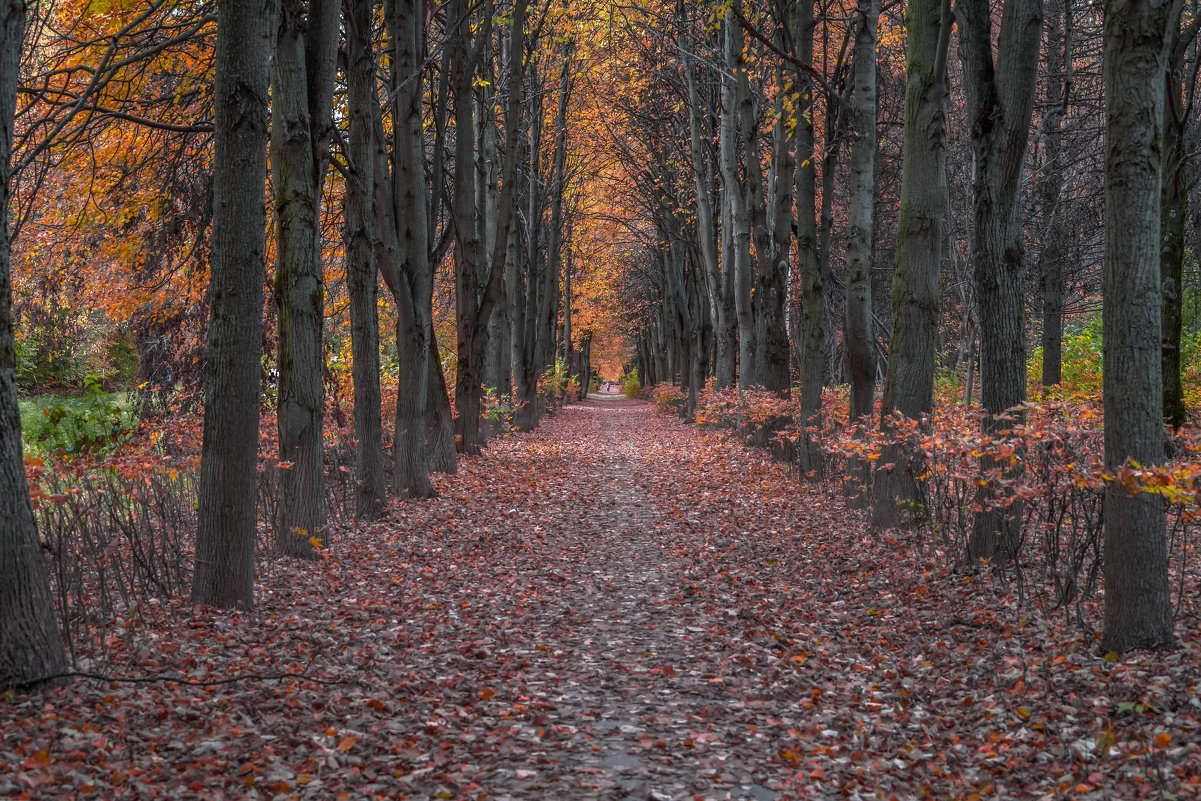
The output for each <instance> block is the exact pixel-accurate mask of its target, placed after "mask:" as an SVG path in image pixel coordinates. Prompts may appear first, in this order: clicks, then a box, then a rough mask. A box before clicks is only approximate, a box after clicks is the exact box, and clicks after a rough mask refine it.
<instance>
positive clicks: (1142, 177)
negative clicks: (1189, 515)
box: [1101, 0, 1179, 653]
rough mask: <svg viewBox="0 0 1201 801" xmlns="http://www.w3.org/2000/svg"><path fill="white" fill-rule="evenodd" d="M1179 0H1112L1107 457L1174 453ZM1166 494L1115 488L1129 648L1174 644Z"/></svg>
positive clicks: (1118, 568) (1117, 629)
mask: <svg viewBox="0 0 1201 801" xmlns="http://www.w3.org/2000/svg"><path fill="white" fill-rule="evenodd" d="M1178 8H1179V6H1178V5H1175V4H1173V3H1172V2H1170V0H1155V2H1130V0H1109V2H1107V3H1106V4H1105V56H1104V79H1105V110H1106V120H1107V122H1106V143H1105V145H1106V159H1105V165H1106V166H1105V211H1106V216H1107V223H1108V224H1107V225H1106V231H1107V234H1106V237H1105V279H1104V290H1105V294H1104V298H1105V302H1104V309H1103V312H1102V318H1103V319H1102V328H1103V335H1104V337H1105V355H1104V359H1103V361H1104V364H1103V370H1104V379H1103V383H1104V389H1103V391H1104V396H1105V398H1104V406H1105V466H1106V469H1107V470H1108V471H1110V472H1111V473H1114V474H1117V473H1118V471H1119V470H1120V469H1121V468H1122V467H1123V465H1125V464H1126V463H1127V462H1128V461H1131V460H1132V461H1135V462H1138V463H1139V464H1140V465H1143V466H1150V465H1154V464H1158V463H1159V462H1161V461H1163V418H1162V414H1163V405H1162V400H1161V398H1162V396H1161V393H1160V392H1159V391H1158V390H1159V389H1160V387H1161V386H1162V380H1163V379H1162V375H1161V374H1160V371H1161V369H1162V364H1161V360H1160V347H1159V336H1158V332H1159V331H1160V323H1161V320H1160V314H1161V309H1160V303H1161V301H1160V298H1159V284H1160V282H1159V259H1160V254H1159V249H1160V201H1161V194H1160V193H1161V178H1162V176H1161V172H1162V170H1163V153H1162V152H1161V148H1162V147H1163V139H1162V137H1163V131H1162V125H1163V119H1164V113H1163V104H1164V95H1163V76H1164V74H1165V72H1166V70H1167V62H1168V55H1169V52H1168V49H1169V45H1170V36H1169V34H1168V31H1169V29H1170V28H1173V27H1175V26H1176V24H1177V21H1176V19H1175V15H1174V14H1172V13H1170V12H1171V11H1172V10H1174V9H1178ZM1173 641H1174V639H1173V632H1172V603H1171V598H1170V596H1169V592H1168V554H1167V535H1166V523H1165V519H1164V507H1163V499H1162V497H1161V496H1159V495H1156V494H1154V493H1141V494H1139V495H1137V496H1136V495H1134V494H1133V493H1132V492H1131V491H1130V489H1128V488H1127V487H1126V486H1125V485H1124V484H1123V482H1122V481H1120V480H1118V479H1116V478H1115V479H1112V480H1110V481H1109V482H1108V483H1107V484H1106V487H1105V623H1104V631H1103V632H1102V635H1101V647H1102V648H1105V649H1107V650H1110V651H1117V652H1119V653H1121V652H1124V651H1129V650H1131V649H1134V648H1167V647H1171V646H1172V644H1173Z"/></svg>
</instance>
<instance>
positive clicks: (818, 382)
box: [793, 0, 826, 481]
mask: <svg viewBox="0 0 1201 801" xmlns="http://www.w3.org/2000/svg"><path fill="white" fill-rule="evenodd" d="M794 15H795V16H794V20H795V21H794V25H795V28H794V33H793V38H794V41H795V43H796V45H795V46H796V55H797V59H798V60H799V61H801V62H802V63H805V64H811V63H813V0H801V1H800V2H798V3H797V4H796V9H795V11H794ZM796 80H797V91H798V93H799V94H800V107H799V108H798V110H797V119H796V128H797V132H796V139H797V154H796V160H797V168H796V206H797V274H798V276H799V279H800V281H799V283H800V292H801V299H800V315H799V318H800V325H799V326H798V329H797V332H796V334H795V336H796V339H797V361H798V362H799V365H800V390H801V401H800V408H801V420H802V422H803V423H804V429H803V431H802V436H801V442H800V443H799V444H798V447H797V459H798V462H799V467H800V472H801V475H804V476H807V477H812V478H813V479H814V480H819V481H820V480H821V479H822V478H823V477H824V475H823V474H824V466H825V465H824V462H825V460H824V458H823V457H822V452H821V444H820V441H819V432H820V430H821V425H822V421H821V413H822V385H823V379H824V377H825V354H826V300H825V287H824V284H823V282H822V268H821V262H820V259H819V256H818V250H817V247H818V243H817V164H816V161H817V154H816V152H815V151H814V135H813V114H814V112H815V109H816V104H815V103H814V99H815V98H814V86H813V78H812V77H811V76H810V75H809V74H808V73H807V72H804V71H801V70H798V71H797V75H796ZM806 110H807V111H808V113H805V111H806Z"/></svg>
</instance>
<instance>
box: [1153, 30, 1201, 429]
mask: <svg viewBox="0 0 1201 801" xmlns="http://www.w3.org/2000/svg"><path fill="white" fill-rule="evenodd" d="M1198 24H1201V18H1194V20H1193V21H1192V22H1191V23H1190V24H1189V26H1188V29H1187V30H1186V31H1184V32H1181V31H1180V29H1179V27H1178V26H1177V25H1176V24H1175V23H1173V25H1172V31H1171V32H1170V34H1169V42H1168V47H1169V50H1168V53H1169V56H1168V58H1169V60H1168V66H1167V69H1166V70H1165V71H1164V81H1165V98H1164V121H1163V158H1164V163H1163V199H1162V205H1163V208H1162V214H1161V223H1160V226H1161V234H1160V239H1161V244H1160V252H1161V253H1162V257H1161V262H1160V272H1161V279H1162V281H1163V342H1162V354H1163V355H1162V362H1163V416H1164V419H1165V420H1167V421H1168V423H1170V424H1171V426H1172V428H1180V426H1182V425H1184V423H1185V421H1186V420H1187V419H1188V409H1186V408H1185V405H1184V383H1183V382H1182V380H1181V374H1180V334H1181V329H1182V327H1183V326H1182V315H1181V303H1182V302H1183V299H1184V259H1185V241H1184V223H1185V220H1187V219H1188V166H1189V162H1188V156H1187V154H1186V152H1185V134H1186V129H1187V127H1188V119H1187V117H1186V115H1187V113H1188V112H1187V109H1188V106H1191V102H1190V103H1188V104H1187V105H1186V103H1185V97H1184V92H1183V91H1182V89H1181V86H1182V83H1183V75H1182V73H1183V71H1184V56H1185V51H1186V50H1187V49H1188V47H1189V45H1190V44H1191V43H1192V40H1193V39H1194V38H1196V35H1197V26H1198ZM1185 87H1186V89H1185V91H1187V92H1188V94H1189V97H1190V98H1191V97H1192V93H1193V92H1194V91H1195V88H1194V87H1192V86H1188V85H1187V84H1185Z"/></svg>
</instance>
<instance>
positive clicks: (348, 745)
mask: <svg viewBox="0 0 1201 801" xmlns="http://www.w3.org/2000/svg"><path fill="white" fill-rule="evenodd" d="M356 742H358V740H356V739H355V738H354V737H352V736H346V737H343V738H342V740H341V742H339V743H338V750H339V751H341V752H342V753H343V754H349V753H350V749H352V748H354V744H355V743H356Z"/></svg>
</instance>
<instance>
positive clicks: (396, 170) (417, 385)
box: [376, 0, 455, 498]
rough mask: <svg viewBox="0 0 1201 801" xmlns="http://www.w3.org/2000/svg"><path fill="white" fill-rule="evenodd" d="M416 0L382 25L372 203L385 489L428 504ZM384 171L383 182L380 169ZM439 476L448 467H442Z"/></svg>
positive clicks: (426, 311)
mask: <svg viewBox="0 0 1201 801" xmlns="http://www.w3.org/2000/svg"><path fill="white" fill-rule="evenodd" d="M424 9H425V4H424V2H423V0H398V2H396V4H395V8H394V14H393V16H392V17H391V18H390V19H389V20H388V22H389V27H390V30H391V32H392V40H393V41H392V46H393V59H394V63H395V64H396V65H397V66H396V69H395V73H396V74H395V75H394V76H393V80H394V81H395V82H396V85H395V86H394V88H393V92H392V94H393V98H394V99H393V106H392V117H393V120H395V123H394V126H393V141H392V154H391V159H388V154H387V153H386V152H385V151H384V150H383V149H379V150H377V152H376V164H377V165H378V166H377V181H376V196H377V197H378V198H380V207H381V209H382V212H381V215H380V217H381V220H380V242H379V248H380V257H379V264H380V269H381V272H382V273H383V276H384V279H385V281H387V283H388V288H389V289H390V290H391V291H392V297H393V299H394V300H395V301H396V361H397V384H398V385H397V397H396V427H395V431H394V433H393V443H392V457H393V461H394V465H395V469H394V470H393V474H392V487H393V489H394V490H395V492H396V494H398V495H406V496H408V497H411V498H430V497H433V496H434V495H435V493H434V489H433V486H432V485H431V484H430V480H429V473H430V469H431V467H430V464H429V461H430V460H429V453H428V432H429V429H430V425H431V421H430V416H431V414H432V411H431V402H430V397H431V396H430V393H429V392H428V391H427V389H428V388H429V387H430V386H431V382H432V380H433V378H434V377H433V376H431V373H432V372H433V371H434V370H438V369H439V368H438V362H437V352H436V350H435V349H434V348H433V346H432V338H433V285H434V284H433V282H434V265H433V257H432V254H431V250H432V248H431V246H430V236H431V225H430V215H431V212H430V204H431V197H430V194H431V189H430V185H429V183H427V180H426V158H425V128H424V120H423V118H422V85H423V83H422V80H421V77H420V76H421V73H422V64H423V62H424V56H425V47H424V44H423V40H424V20H425V11H424ZM389 161H390V162H391V164H392V175H391V181H388V180H387V178H388V173H387V165H388V162H389ZM442 467H443V468H446V472H454V469H455V465H454V464H453V456H452V462H451V464H449V465H446V464H443V465H442Z"/></svg>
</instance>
